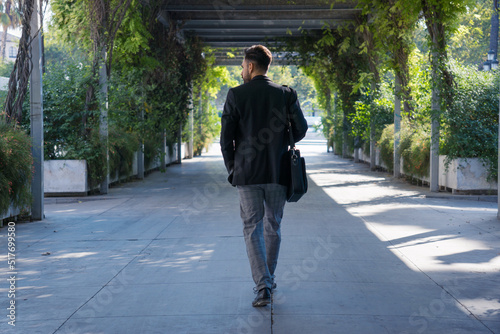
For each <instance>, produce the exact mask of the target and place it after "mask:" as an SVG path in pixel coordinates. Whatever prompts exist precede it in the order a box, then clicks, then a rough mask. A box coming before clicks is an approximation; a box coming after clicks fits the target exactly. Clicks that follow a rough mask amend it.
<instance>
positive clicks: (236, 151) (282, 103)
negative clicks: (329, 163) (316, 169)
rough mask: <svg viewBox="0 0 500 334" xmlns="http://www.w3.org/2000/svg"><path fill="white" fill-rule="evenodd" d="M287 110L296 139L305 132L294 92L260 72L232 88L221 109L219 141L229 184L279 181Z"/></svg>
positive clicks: (283, 182)
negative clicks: (246, 81) (222, 110)
mask: <svg viewBox="0 0 500 334" xmlns="http://www.w3.org/2000/svg"><path fill="white" fill-rule="evenodd" d="M287 111H288V112H289V114H290V122H291V125H292V133H293V138H294V140H295V142H298V141H299V140H301V139H302V138H304V136H305V135H306V132H307V122H306V120H305V118H304V114H303V113H302V110H301V109H300V105H299V101H298V99H297V93H296V92H295V91H294V90H293V89H290V88H288V87H285V86H280V85H277V84H275V83H274V82H272V81H271V80H270V79H269V78H268V77H267V76H263V75H259V76H256V77H254V78H253V79H252V80H251V81H250V82H248V83H246V84H243V85H240V86H238V87H235V88H232V89H230V90H229V92H228V94H227V99H226V103H225V105H224V112H223V113H222V119H221V122H222V130H221V136H220V145H221V150H222V155H223V156H224V163H225V164H226V168H227V171H228V173H229V178H228V180H229V182H231V184H232V185H234V186H237V185H250V184H266V183H279V184H282V185H287V184H288V183H287V181H286V180H285V179H284V177H283V173H282V171H281V167H282V157H283V154H284V153H285V152H286V151H287V147H288V142H289V139H288V138H289V136H288V132H287V116H286V113H287Z"/></svg>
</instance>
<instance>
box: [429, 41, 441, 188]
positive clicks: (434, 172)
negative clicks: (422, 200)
mask: <svg viewBox="0 0 500 334" xmlns="http://www.w3.org/2000/svg"><path fill="white" fill-rule="evenodd" d="M437 57H438V55H437V52H435V51H434V52H433V54H432V62H433V64H432V71H433V84H432V96H431V157H430V159H431V161H430V182H431V184H430V191H432V192H438V191H439V118H440V113H441V112H440V110H441V101H440V96H439V88H438V86H437V80H439V79H438V78H437V75H438V74H437V71H438V62H437Z"/></svg>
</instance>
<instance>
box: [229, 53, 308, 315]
mask: <svg viewBox="0 0 500 334" xmlns="http://www.w3.org/2000/svg"><path fill="white" fill-rule="evenodd" d="M271 61H272V54H271V52H270V51H269V50H268V49H267V48H266V47H265V46H262V45H254V46H252V47H249V48H247V49H246V50H245V58H244V60H243V63H242V65H241V66H242V68H243V70H242V72H241V76H242V78H243V82H244V84H243V85H240V86H238V87H235V88H232V89H230V90H229V92H228V94H227V99H226V103H225V105H224V112H223V114H222V130H221V136H220V144H221V150H222V155H223V156H224V163H225V165H226V168H227V171H228V173H229V177H228V180H229V182H230V183H231V184H232V185H233V186H236V187H238V193H239V198H240V213H241V219H242V220H243V236H244V238H245V244H246V249H247V255H248V259H249V261H250V268H251V270H252V278H253V280H254V282H255V289H254V290H255V291H256V292H257V296H256V297H255V299H254V301H253V302H252V305H253V306H254V307H259V306H265V305H267V304H269V303H270V302H271V291H272V290H273V289H274V287H275V286H276V285H275V283H274V271H275V269H276V265H277V263H278V254H279V249H280V243H281V233H280V224H281V219H282V217H283V209H284V206H285V202H286V185H287V180H286V177H285V175H286V173H284V171H283V170H282V157H283V155H284V154H285V152H286V151H287V148H288V138H289V136H288V132H287V131H288V120H287V113H288V115H289V116H288V117H289V120H290V124H291V131H292V134H293V138H294V139H295V141H296V142H298V141H299V140H301V139H302V138H304V136H305V134H306V131H307V122H306V120H305V118H304V114H303V113H302V110H301V109H300V105H299V101H298V99H297V94H296V92H295V91H294V90H293V89H290V88H288V87H285V86H280V85H277V84H275V83H273V82H272V81H271V80H270V79H269V78H268V77H267V76H266V75H267V71H268V70H269V65H270V64H271Z"/></svg>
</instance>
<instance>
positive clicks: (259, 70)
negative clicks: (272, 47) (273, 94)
mask: <svg viewBox="0 0 500 334" xmlns="http://www.w3.org/2000/svg"><path fill="white" fill-rule="evenodd" d="M272 60H273V56H272V54H271V51H269V49H268V48H266V47H265V46H263V45H253V46H251V47H249V48H247V49H245V59H244V60H243V63H242V64H241V67H243V70H242V71H241V77H242V78H243V82H244V83H247V82H249V81H250V80H252V79H253V77H255V76H257V75H266V74H267V70H268V69H269V65H270V64H271V62H272Z"/></svg>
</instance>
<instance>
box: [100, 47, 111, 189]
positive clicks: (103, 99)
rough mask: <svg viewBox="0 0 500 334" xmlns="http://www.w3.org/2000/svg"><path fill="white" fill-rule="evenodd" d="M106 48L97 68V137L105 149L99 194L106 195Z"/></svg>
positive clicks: (107, 166) (107, 154)
mask: <svg viewBox="0 0 500 334" xmlns="http://www.w3.org/2000/svg"><path fill="white" fill-rule="evenodd" d="M106 58H107V54H106V48H105V47H102V49H101V59H100V66H99V86H100V89H101V113H100V116H99V122H100V123H99V136H100V138H101V142H102V143H103V145H104V147H105V153H104V154H105V155H106V162H105V171H106V172H105V174H104V180H103V181H102V183H101V188H100V193H101V194H103V195H104V194H107V193H108V190H109V172H110V171H109V152H108V151H109V149H108V71H107V69H106Z"/></svg>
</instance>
